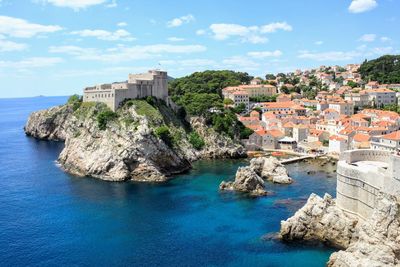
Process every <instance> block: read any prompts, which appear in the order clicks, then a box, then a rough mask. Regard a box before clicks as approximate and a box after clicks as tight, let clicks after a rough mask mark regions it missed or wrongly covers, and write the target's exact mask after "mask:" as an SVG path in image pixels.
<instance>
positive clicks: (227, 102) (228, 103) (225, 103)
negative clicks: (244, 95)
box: [224, 98, 234, 106]
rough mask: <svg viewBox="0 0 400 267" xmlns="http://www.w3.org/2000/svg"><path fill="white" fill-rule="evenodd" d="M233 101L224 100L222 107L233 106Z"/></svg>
mask: <svg viewBox="0 0 400 267" xmlns="http://www.w3.org/2000/svg"><path fill="white" fill-rule="evenodd" d="M233 103H234V102H233V100H232V99H230V98H224V105H226V106H229V105H233Z"/></svg>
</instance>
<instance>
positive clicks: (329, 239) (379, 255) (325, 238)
mask: <svg viewBox="0 0 400 267" xmlns="http://www.w3.org/2000/svg"><path fill="white" fill-rule="evenodd" d="M377 203H378V204H377V207H376V208H375V209H374V211H373V213H372V215H371V216H370V217H369V218H367V219H366V220H358V218H355V217H352V216H349V215H347V214H345V213H344V212H343V211H342V210H341V209H339V208H338V207H336V205H335V200H334V199H332V197H331V196H329V195H325V196H324V198H321V197H318V196H317V195H315V194H312V195H311V196H310V198H309V199H308V201H307V203H306V204H305V205H304V207H303V208H301V209H300V210H299V211H297V212H296V214H295V215H294V216H293V217H291V218H289V219H288V220H286V221H282V222H281V230H280V237H281V239H283V240H285V241H295V240H301V241H321V242H324V243H326V244H329V245H333V246H336V247H339V248H341V249H343V250H341V251H338V252H335V253H333V254H332V255H331V257H330V259H329V262H328V266H340V267H341V266H399V265H400V210H399V207H400V203H399V199H398V198H397V197H395V196H390V195H386V194H381V195H380V197H379V199H378V201H377Z"/></svg>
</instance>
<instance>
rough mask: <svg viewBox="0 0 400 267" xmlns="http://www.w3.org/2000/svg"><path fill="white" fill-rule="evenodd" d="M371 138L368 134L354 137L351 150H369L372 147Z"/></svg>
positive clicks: (359, 134)
mask: <svg viewBox="0 0 400 267" xmlns="http://www.w3.org/2000/svg"><path fill="white" fill-rule="evenodd" d="M370 140H371V136H370V135H368V134H363V133H357V134H355V135H354V136H353V138H352V141H351V143H350V148H351V149H369V148H370V147H371V143H370Z"/></svg>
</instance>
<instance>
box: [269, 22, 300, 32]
mask: <svg viewBox="0 0 400 267" xmlns="http://www.w3.org/2000/svg"><path fill="white" fill-rule="evenodd" d="M277 30H283V31H292V30H293V28H292V26H290V25H289V24H287V22H274V23H270V24H267V25H264V26H261V32H262V33H271V32H276V31H277Z"/></svg>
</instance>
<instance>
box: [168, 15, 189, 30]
mask: <svg viewBox="0 0 400 267" xmlns="http://www.w3.org/2000/svg"><path fill="white" fill-rule="evenodd" d="M194 20H195V18H194V16H193V15H191V14H188V15H186V16H182V17H179V18H174V19H172V20H170V21H168V22H167V27H168V28H172V27H179V26H181V25H183V24H186V23H189V22H192V21H194Z"/></svg>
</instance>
